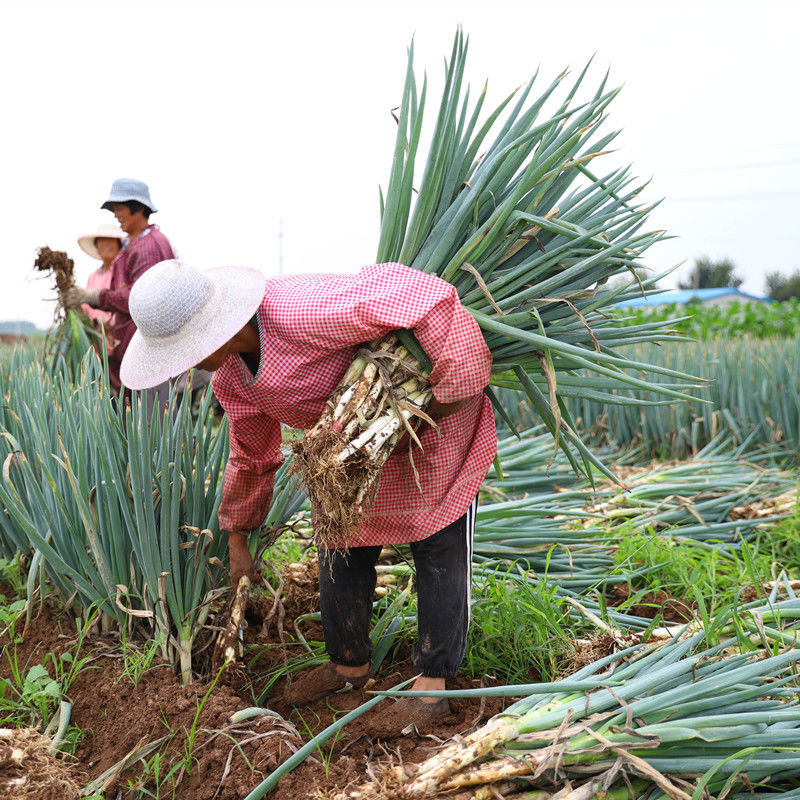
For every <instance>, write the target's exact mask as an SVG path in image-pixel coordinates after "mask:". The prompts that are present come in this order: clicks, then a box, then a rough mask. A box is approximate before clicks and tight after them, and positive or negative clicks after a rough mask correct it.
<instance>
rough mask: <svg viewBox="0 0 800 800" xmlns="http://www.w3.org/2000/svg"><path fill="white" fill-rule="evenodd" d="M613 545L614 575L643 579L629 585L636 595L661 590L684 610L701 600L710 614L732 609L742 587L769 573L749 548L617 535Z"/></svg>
mask: <svg viewBox="0 0 800 800" xmlns="http://www.w3.org/2000/svg"><path fill="white" fill-rule="evenodd" d="M618 542H619V549H618V552H617V555H616V558H615V564H616V566H615V570H614V571H615V572H617V573H622V574H625V573H629V572H632V571H639V572H641V573H643V574H639V575H638V576H637V577H636V578H633V579H632V580H631V585H632V587H634V588H636V589H640V590H642V591H641V592H640V593H639V594H640V595H641V594H642V593H643V592H646V591H651V592H655V591H658V590H661V591H664V592H666V593H667V594H669V595H671V596H673V597H676V598H678V599H680V600H683V601H685V602H686V603H687V606H689V607H691V606H692V605H693V604H694V605H697V604H698V598H701V599H702V600H703V603H702V605H704V606H705V608H706V609H707V610H708V611H709V612H710V613H714V612H715V611H717V610H719V609H721V608H723V607H725V606H730V605H731V604H734V603H736V602H737V601H738V597H739V594H740V592H741V590H742V589H743V588H744V587H745V586H748V585H750V584H756V583H760V582H763V581H767V580H769V579H770V576H771V572H772V564H773V559H772V558H771V557H770V555H769V554H767V553H764V552H763V551H762V550H761V548H760V547H759V546H758V545H757V544H756V543H754V542H742V543H741V544H740V546H739V547H738V548H731V547H727V546H715V545H713V544H712V545H709V544H702V543H698V542H693V541H687V540H681V539H680V538H679V536H664V535H658V534H656V533H652V532H651V533H643V534H642V533H638V534H633V533H632V534H630V535H622V536H620V537H619V540H618ZM636 600H637V597H636V596H635V595H634V596H632V597H631V598H630V599H629V601H628V602H627V603H626V605H632V604H633V603H635V602H636Z"/></svg>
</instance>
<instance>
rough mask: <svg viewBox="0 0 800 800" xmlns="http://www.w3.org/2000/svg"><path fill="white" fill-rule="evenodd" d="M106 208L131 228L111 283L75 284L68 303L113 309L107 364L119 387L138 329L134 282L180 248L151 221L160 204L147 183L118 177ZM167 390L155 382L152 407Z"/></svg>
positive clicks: (126, 229) (113, 382)
mask: <svg viewBox="0 0 800 800" xmlns="http://www.w3.org/2000/svg"><path fill="white" fill-rule="evenodd" d="M101 208H104V209H107V210H109V211H111V212H112V213H113V214H114V216H115V217H116V218H117V222H118V223H119V225H120V227H121V228H122V230H123V231H124V232H125V234H127V237H126V238H125V240H124V241H123V246H122V250H120V252H119V254H118V255H117V256H116V258H115V259H114V261H113V264H112V269H111V280H110V285H109V287H108V288H106V289H96V288H90V287H87V288H82V287H77V286H76V287H74V288H72V289H70V290H68V291H67V293H66V297H65V301H66V303H67V305H68V306H73V307H74V306H79V305H81V304H82V303H86V304H87V305H89V306H91V307H92V308H96V309H99V310H101V311H106V312H108V313H110V314H113V323H112V327H111V336H112V338H113V339H114V340H115V344H114V348H113V350H112V351H111V353H110V354H109V357H108V369H109V380H110V382H111V386H112V388H113V389H115V390H116V391H119V389H120V376H119V370H120V365H121V364H122V359H123V357H124V355H125V351H126V350H127V349H128V345H129V343H130V341H131V338H132V337H133V334H134V332H135V331H136V324H135V323H134V321H133V319H131V315H130V312H129V308H128V297H129V296H130V293H131V287H132V286H133V284H134V283H135V282H136V281H137V280H138V278H140V277H141V276H142V275H143V274H144V273H145V272H147V270H149V269H150V267H152V266H153V265H154V264H157V263H158V262H159V261H164V260H165V259H170V258H175V251H174V250H173V248H172V245H171V244H170V241H169V239H167V237H166V236H165V235H164V234H163V233H161V231H160V229H159V227H158V226H157V225H154V224H152V223H151V222H150V215H151V214H154V213H155V212H156V211H157V209H156V207H155V206H154V205H153V201H152V200H151V199H150V189H149V188H148V186H147V184H146V183H143V182H142V181H139V180H134V179H132V178H119V179H118V180H115V181H114V183H113V184H112V185H111V192H110V193H109V196H108V199H107V200H106V201H105V202H104V203H103V205H102V206H101ZM168 394H169V384H168V383H164V384H162V385H159V386H156V387H153V389H152V390H151V391H150V392H149V396H148V408H152V405H153V403H154V402H155V401H156V399H158V401H159V403H160V404H161V405H165V403H166V398H167V395H168Z"/></svg>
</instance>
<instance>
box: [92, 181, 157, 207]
mask: <svg viewBox="0 0 800 800" xmlns="http://www.w3.org/2000/svg"><path fill="white" fill-rule="evenodd" d="M128 200H136V201H137V202H139V203H141V204H142V205H144V206H147V207H148V208H149V209H150V211H152V212H156V211H157V210H158V209H157V208H156V207H155V206H154V205H153V201H152V200H151V199H150V187H149V186H148V185H147V184H146V183H145V182H144V181H138V180H136V179H135V178H117V180H115V181H114V183H112V184H111V191H110V192H109V194H108V200H106V201H105V203H103V205H102V206H101V208H108V209H111V204H112V203H125V202H127V201H128Z"/></svg>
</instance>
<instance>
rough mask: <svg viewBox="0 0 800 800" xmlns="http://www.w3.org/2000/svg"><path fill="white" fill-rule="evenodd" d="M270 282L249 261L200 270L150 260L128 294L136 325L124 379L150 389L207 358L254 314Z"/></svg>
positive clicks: (122, 371) (131, 385)
mask: <svg viewBox="0 0 800 800" xmlns="http://www.w3.org/2000/svg"><path fill="white" fill-rule="evenodd" d="M266 287H267V279H266V277H265V276H264V275H263V274H262V273H261V272H259V271H258V270H256V269H252V268H251V267H214V268H212V269H207V270H200V269H198V268H197V267H193V266H191V265H189V264H184V263H183V262H182V261H179V260H178V259H171V260H170V261H161V262H159V263H158V264H156V265H154V266H152V267H151V268H150V269H149V270H147V272H145V273H144V275H142V277H141V278H139V280H138V281H136V283H135V284H134V285H133V288H132V289H131V294H130V298H129V300H128V307H129V309H130V313H131V317H133V321H134V322H135V323H136V328H137V330H136V333H134V335H133V338H132V339H131V342H130V344H129V345H128V349H127V350H126V351H125V356H124V358H123V359H122V365H121V367H120V378H121V379H122V383H124V384H125V386H127V387H128V388H129V389H148V388H150V387H151V386H157V385H158V384H159V383H163V382H164V381H166V380H168V379H169V378H174V377H175V376H176V375H180V374H181V373H182V372H184V371H185V370H187V369H189V368H190V367H193V366H195V365H196V364H198V363H199V362H200V361H202V360H203V359H205V358H208V356H210V355H211V354H212V353H213V352H214V351H215V350H218V349H219V348H220V347H222V345H223V344H225V342H227V341H228V340H229V339H232V338H233V336H234V335H235V334H237V333H238V332H239V331H240V330H241V329H242V328H243V327H244V326H245V325H246V324H247V322H248V321H249V320H250V319H251V318H252V316H253V314H255V313H256V311H257V310H258V307H259V306H260V305H261V301H262V299H263V297H264V291H265V290H266Z"/></svg>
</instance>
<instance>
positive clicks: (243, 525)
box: [122, 260, 496, 729]
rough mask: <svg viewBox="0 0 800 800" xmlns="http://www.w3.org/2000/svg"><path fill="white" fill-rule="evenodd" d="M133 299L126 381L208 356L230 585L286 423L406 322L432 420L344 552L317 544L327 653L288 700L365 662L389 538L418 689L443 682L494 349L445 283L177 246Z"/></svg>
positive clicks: (323, 397) (436, 703)
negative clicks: (224, 422)
mask: <svg viewBox="0 0 800 800" xmlns="http://www.w3.org/2000/svg"><path fill="white" fill-rule="evenodd" d="M130 311H131V315H132V316H133V319H134V321H135V323H136V326H137V332H136V334H135V335H134V337H133V339H132V340H131V343H130V346H129V347H128V351H127V352H126V354H125V358H124V361H123V363H122V380H123V382H124V383H125V385H126V386H130V387H132V388H146V387H148V386H152V385H155V384H158V383H160V382H162V381H165V380H167V379H168V378H170V377H172V376H174V375H177V374H179V373H180V372H182V371H183V370H185V369H187V368H189V367H191V366H197V367H199V368H201V369H206V370H212V371H215V375H214V381H213V384H214V391H215V393H216V395H217V398H218V399H219V402H220V403H221V404H222V406H223V408H224V409H225V411H226V412H227V415H228V419H229V422H230V458H229V461H228V464H227V467H226V470H225V479H224V485H223V494H222V504H221V506H220V509H219V523H220V527H221V529H223V530H226V531H227V532H228V537H229V554H230V571H231V580H232V581H233V584H234V586H235V585H236V584H237V583H238V578H239V577H240V576H241V575H243V574H252V572H253V564H252V561H251V559H250V555H249V551H248V548H247V537H248V533H249V532H250V531H252V530H254V529H257V528H258V527H259V526H260V525H261V523H262V522H263V520H264V518H265V516H266V513H267V510H268V506H269V503H270V500H271V497H272V492H273V484H274V475H275V472H276V470H277V468H278V467H279V466H280V464H281V462H282V461H283V456H282V455H281V449H280V445H281V425H282V424H283V425H288V426H290V427H292V428H301V429H307V428H310V427H312V426H313V425H314V423H315V422H316V421H317V419H318V418H319V417H320V415H321V414H322V411H323V409H324V407H325V403H326V401H327V400H328V398H329V397H330V396H331V394H332V393H333V391H334V390H335V389H336V387H337V385H338V384H339V382H340V380H341V378H342V377H343V376H344V374H345V371H346V370H347V368H348V366H349V365H350V363H351V362H352V360H353V358H354V357H355V354H356V351H357V349H358V347H359V345H362V344H363V343H364V342H367V341H370V340H372V339H376V338H378V337H381V336H383V335H384V334H386V333H389V332H390V331H393V330H396V329H399V328H407V329H411V330H413V331H414V333H415V334H416V336H417V339H418V340H419V342H420V344H421V345H422V347H423V349H424V350H425V352H426V353H427V354H428V356H429V357H430V359H431V362H432V365H433V369H432V371H431V373H430V383H431V386H432V389H433V394H434V397H435V400H434V403H433V405H432V407H431V408H430V409H429V413H431V414H432V415H433V416H436V417H439V419H438V426H437V428H435V429H434V428H432V427H430V426H427V427H426V428H425V429H424V430H422V431H421V432H420V434H419V437H420V440H421V443H422V450H421V451H420V450H419V449H415V451H414V454H413V464H412V462H411V460H410V458H409V453H408V451H407V450H406V451H405V452H395V453H394V454H393V455H392V456H391V457H390V458H389V459H388V461H387V462H386V464H385V465H384V466H383V469H382V472H381V479H380V483H379V486H378V490H377V494H376V496H375V498H374V500H373V502H372V503H371V505H370V506H369V507H368V508H366V509H365V512H364V515H363V519H362V522H361V525H360V527H359V529H358V531H357V533H356V534H354V535H353V536H352V537H351V539H350V540H348V541H347V543H346V544H347V546H348V550H349V552H348V553H347V555H344V554H342V553H341V552H338V551H325V552H321V553H320V555H319V557H320V563H321V567H322V568H321V569H320V599H321V607H322V625H323V631H324V635H325V646H326V649H327V651H328V654H329V656H330V659H331V660H330V663H327V664H324V665H322V666H320V667H317V668H316V669H313V670H309V671H308V672H307V673H305V674H304V675H303V676H301V677H300V678H299V679H298V680H295V681H294V682H293V683H292V684H291V686H290V687H289V688H288V689H287V692H286V694H285V699H286V700H287V701H288V702H290V703H291V704H293V705H302V704H305V703H308V702H312V701H313V700H316V699H319V698H320V697H322V696H324V695H325V694H328V693H330V692H333V691H336V690H339V689H342V688H344V687H345V686H346V685H347V684H348V683H350V684H351V685H352V686H354V687H360V686H363V685H364V684H365V683H366V681H367V680H368V679H369V678H370V677H371V675H372V671H371V668H370V640H369V625H370V616H371V611H372V597H373V592H374V589H375V584H376V573H375V564H376V562H377V560H378V557H379V554H380V552H381V549H382V546H383V545H390V544H400V543H406V542H407V543H410V545H411V551H412V554H413V556H414V561H415V565H416V571H417V593H418V623H419V642H418V645H417V648H416V651H415V654H414V668H415V670H416V671H417V672H418V673H419V677H418V678H417V680H416V682H415V683H414V686H413V688H414V689H415V690H431V691H441V690H443V689H444V688H445V679H446V678H449V677H452V676H454V675H455V674H456V673H457V671H458V669H459V666H460V664H461V661H462V659H463V656H464V652H465V648H466V639H467V629H468V625H469V618H470V585H471V564H472V535H473V528H474V522H475V508H476V498H477V494H478V491H479V489H480V485H481V483H482V481H483V479H484V477H485V476H486V472H487V470H488V468H489V466H490V464H491V463H492V460H493V458H494V455H495V449H496V434H495V424H494V417H493V413H492V408H491V404H490V403H489V401H488V399H487V398H486V397H485V395H484V394H483V389H484V387H485V386H486V385H487V383H488V381H489V374H490V366H491V356H490V354H489V350H488V348H487V347H486V344H485V342H484V339H483V335H482V334H481V331H480V329H479V327H478V325H477V323H476V322H475V320H474V319H473V317H472V316H471V315H470V313H469V312H468V311H467V310H466V309H465V308H464V307H463V306H462V305H461V303H460V301H459V299H458V294H457V292H456V290H455V288H454V287H453V286H451V285H450V284H448V283H446V282H445V281H442V280H441V279H439V278H437V277H435V276H432V275H428V274H425V273H423V272H420V271H418V270H415V269H412V268H410V267H406V266H403V265H401V264H377V265H373V266H369V267H366V268H364V269H363V270H361V272H359V273H358V274H356V275H332V274H315V275H297V276H288V277H278V278H272V279H269V280H267V279H266V278H265V277H264V276H263V275H262V274H261V273H259V272H258V271H256V270H253V269H250V268H246V267H217V268H214V269H209V270H205V271H201V270H199V269H196V268H194V267H192V266H190V265H188V264H184V263H182V262H180V261H177V260H171V261H165V262H163V263H161V264H157V265H156V266H154V267H153V268H152V269H150V270H149V271H148V272H147V273H146V274H145V275H143V276H142V277H141V278H140V280H139V281H138V282H137V283H136V284H135V285H134V287H133V290H132V291H131V296H130ZM414 467H416V470H417V473H418V475H419V480H420V484H421V491H420V488H419V487H418V486H417V484H416V480H415V475H414ZM447 711H448V705H447V701H446V700H445V699H440V700H437V699H436V698H432V699H431V698H424V699H420V698H415V699H405V700H403V701H400V702H399V704H398V705H397V706H396V707H395V709H394V712H395V713H394V714H393V715H392V717H393V719H394V720H395V722H396V724H397V726H398V729H401V728H402V727H405V726H406V725H407V724H410V723H415V724H417V725H425V724H426V723H428V722H430V721H431V720H432V719H435V718H436V717H438V716H439V715H442V714H445V713H447Z"/></svg>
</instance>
